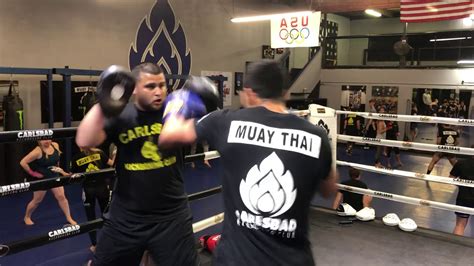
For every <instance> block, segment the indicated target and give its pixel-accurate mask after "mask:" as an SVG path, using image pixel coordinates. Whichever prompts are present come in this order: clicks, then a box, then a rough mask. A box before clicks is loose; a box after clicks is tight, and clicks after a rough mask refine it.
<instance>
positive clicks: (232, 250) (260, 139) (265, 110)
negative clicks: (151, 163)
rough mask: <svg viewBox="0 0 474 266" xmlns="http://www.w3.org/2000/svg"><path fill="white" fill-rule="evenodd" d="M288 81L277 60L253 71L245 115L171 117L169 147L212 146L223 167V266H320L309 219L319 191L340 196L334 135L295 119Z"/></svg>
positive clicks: (219, 258)
mask: <svg viewBox="0 0 474 266" xmlns="http://www.w3.org/2000/svg"><path fill="white" fill-rule="evenodd" d="M285 80H286V74H285V73H284V71H283V69H282V68H281V66H280V65H279V64H278V63H277V62H275V61H262V62H259V63H253V64H252V65H250V66H249V68H248V72H247V75H246V80H245V86H244V89H243V90H242V91H241V92H240V100H241V103H242V105H243V106H244V107H246V108H244V109H240V110H234V111H230V110H222V111H216V112H212V113H210V114H209V115H207V116H205V117H204V118H202V119H200V120H199V121H197V122H196V123H195V121H194V119H185V118H184V117H183V116H182V115H181V114H180V113H179V112H178V113H175V114H174V115H171V116H168V117H169V118H168V120H167V121H166V123H165V125H164V127H163V130H162V135H161V136H160V139H159V143H160V145H163V146H173V145H179V144H189V143H192V142H194V141H196V140H197V139H199V140H207V141H208V142H209V145H211V146H212V147H215V148H216V149H217V151H218V152H219V154H220V156H221V158H220V160H221V162H222V164H223V167H222V168H223V173H222V187H223V192H222V193H223V198H224V209H225V219H224V228H223V232H222V237H221V240H220V243H219V245H218V247H217V251H216V259H215V265H239V266H241V265H258V266H262V265H314V260H313V256H312V252H311V247H310V242H309V239H308V236H307V234H308V212H309V208H310V202H311V199H312V198H313V195H314V193H315V191H316V190H317V189H320V191H322V192H324V193H323V195H326V196H328V194H332V193H333V192H335V191H336V187H335V179H336V178H335V172H334V171H332V166H331V163H332V158H331V148H330V144H329V141H328V137H327V134H326V132H325V131H324V130H323V129H322V128H320V127H317V126H315V125H313V124H311V123H309V122H308V121H306V120H304V119H302V118H299V117H297V116H294V115H292V114H289V113H288V112H287V110H286V108H285V104H284V100H283V99H284V94H285V93H286V89H287V88H286V87H285V85H284V84H285Z"/></svg>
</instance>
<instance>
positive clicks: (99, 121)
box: [76, 104, 107, 148]
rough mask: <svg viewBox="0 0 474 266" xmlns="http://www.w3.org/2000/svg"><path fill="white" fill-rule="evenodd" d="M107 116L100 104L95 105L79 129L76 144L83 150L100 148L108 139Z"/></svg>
mask: <svg viewBox="0 0 474 266" xmlns="http://www.w3.org/2000/svg"><path fill="white" fill-rule="evenodd" d="M104 126H105V116H104V114H103V113H102V109H101V107H100V105H99V104H95V105H94V106H93V107H92V108H91V110H90V111H89V112H88V113H87V114H86V116H85V117H84V118H83V119H82V121H81V123H80V124H79V127H78V128H77V134H76V144H77V146H79V147H82V148H92V147H97V146H99V145H100V144H101V143H102V142H104V140H105V139H106V137H107V135H106V134H105V131H104Z"/></svg>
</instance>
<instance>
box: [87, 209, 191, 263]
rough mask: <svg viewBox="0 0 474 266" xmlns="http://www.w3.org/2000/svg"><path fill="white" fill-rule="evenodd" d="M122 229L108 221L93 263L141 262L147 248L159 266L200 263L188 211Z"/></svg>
mask: <svg viewBox="0 0 474 266" xmlns="http://www.w3.org/2000/svg"><path fill="white" fill-rule="evenodd" d="M122 228H123V227H119V226H117V225H116V224H115V223H114V221H113V220H105V223H104V227H103V228H102V231H101V232H102V235H101V237H100V238H99V241H98V243H97V248H96V252H95V254H94V260H93V264H92V265H94V266H95V265H101V266H102V265H110V266H112V265H114V266H115V265H117V266H120V265H124V266H128V265H139V264H140V260H141V258H142V256H143V252H144V251H145V250H148V251H149V252H150V255H151V257H152V258H153V260H154V261H155V263H156V264H157V265H183V266H193V265H198V256H197V250H196V245H195V239H194V233H193V226H192V216H191V214H190V212H189V211H187V212H185V213H184V214H180V215H178V216H177V217H174V218H173V219H171V220H167V221H162V222H153V223H146V222H144V223H137V224H134V225H133V226H131V227H130V228H129V229H128V230H124V229H122Z"/></svg>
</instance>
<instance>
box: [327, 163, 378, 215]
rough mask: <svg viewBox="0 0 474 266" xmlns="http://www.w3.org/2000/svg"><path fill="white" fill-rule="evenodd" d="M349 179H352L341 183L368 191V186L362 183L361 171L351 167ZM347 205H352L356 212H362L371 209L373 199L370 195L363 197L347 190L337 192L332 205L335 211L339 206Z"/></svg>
mask: <svg viewBox="0 0 474 266" xmlns="http://www.w3.org/2000/svg"><path fill="white" fill-rule="evenodd" d="M348 173H349V177H350V179H348V180H346V181H343V182H341V184H343V185H346V186H352V187H358V188H364V189H367V188H368V187H367V184H366V183H364V182H363V181H361V175H360V171H359V170H357V169H355V168H352V167H349V171H348ZM341 203H347V204H349V205H351V207H352V208H354V209H355V210H356V211H360V210H362V209H363V208H365V207H370V204H371V203H372V197H371V196H369V195H362V194H358V193H353V192H349V191H345V190H339V192H337V194H336V197H335V198H334V202H333V204H332V208H333V209H335V210H336V209H337V208H338V206H339V204H341Z"/></svg>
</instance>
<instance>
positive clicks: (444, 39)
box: [430, 37, 472, 42]
mask: <svg viewBox="0 0 474 266" xmlns="http://www.w3.org/2000/svg"><path fill="white" fill-rule="evenodd" d="M467 39H472V37H455V38H442V39H431V40H430V42H447V41H456V40H467Z"/></svg>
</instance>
